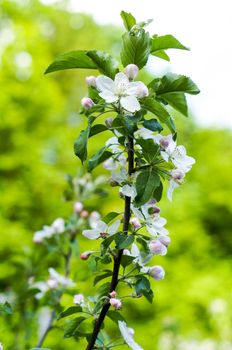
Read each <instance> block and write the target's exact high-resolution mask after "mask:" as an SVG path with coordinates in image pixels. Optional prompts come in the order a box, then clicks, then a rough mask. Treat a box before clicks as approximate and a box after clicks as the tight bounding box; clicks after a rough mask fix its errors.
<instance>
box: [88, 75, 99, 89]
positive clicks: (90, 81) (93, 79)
mask: <svg viewBox="0 0 232 350" xmlns="http://www.w3.org/2000/svg"><path fill="white" fill-rule="evenodd" d="M85 81H86V84H87V85H88V86H92V87H96V86H97V85H96V77H94V76H93V75H90V76H88V77H86V78H85Z"/></svg>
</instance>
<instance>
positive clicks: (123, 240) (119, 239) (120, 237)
mask: <svg viewBox="0 0 232 350" xmlns="http://www.w3.org/2000/svg"><path fill="white" fill-rule="evenodd" d="M134 239H135V237H134V235H126V234H125V233H119V234H116V236H115V243H116V248H117V249H125V248H127V247H129V246H130V245H131V244H132V243H133V242H134Z"/></svg>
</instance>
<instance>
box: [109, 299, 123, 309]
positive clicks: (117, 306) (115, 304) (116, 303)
mask: <svg viewBox="0 0 232 350" xmlns="http://www.w3.org/2000/svg"><path fill="white" fill-rule="evenodd" d="M109 303H110V305H111V306H113V307H114V308H115V310H120V309H121V308H122V302H121V300H120V299H117V298H110V300H109Z"/></svg>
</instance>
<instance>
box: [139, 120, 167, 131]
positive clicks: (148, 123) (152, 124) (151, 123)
mask: <svg viewBox="0 0 232 350" xmlns="http://www.w3.org/2000/svg"><path fill="white" fill-rule="evenodd" d="M143 126H144V127H145V128H147V129H149V130H151V131H158V132H161V131H162V130H163V127H162V125H161V124H160V123H159V122H158V121H157V119H149V120H145V121H144V122H143Z"/></svg>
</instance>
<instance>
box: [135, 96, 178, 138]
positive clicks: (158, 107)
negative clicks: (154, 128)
mask: <svg viewBox="0 0 232 350" xmlns="http://www.w3.org/2000/svg"><path fill="white" fill-rule="evenodd" d="M142 103H143V107H145V108H146V109H147V110H148V111H150V112H151V113H153V114H155V115H156V116H157V117H158V118H159V120H160V121H161V122H162V123H164V124H166V125H167V127H168V128H169V129H170V130H171V132H172V133H175V131H176V128H175V125H174V123H173V120H172V117H171V116H170V114H169V113H168V111H167V110H166V108H164V106H162V104H161V103H160V102H158V101H156V100H155V99H154V98H150V97H148V98H144V99H143V102H142Z"/></svg>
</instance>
